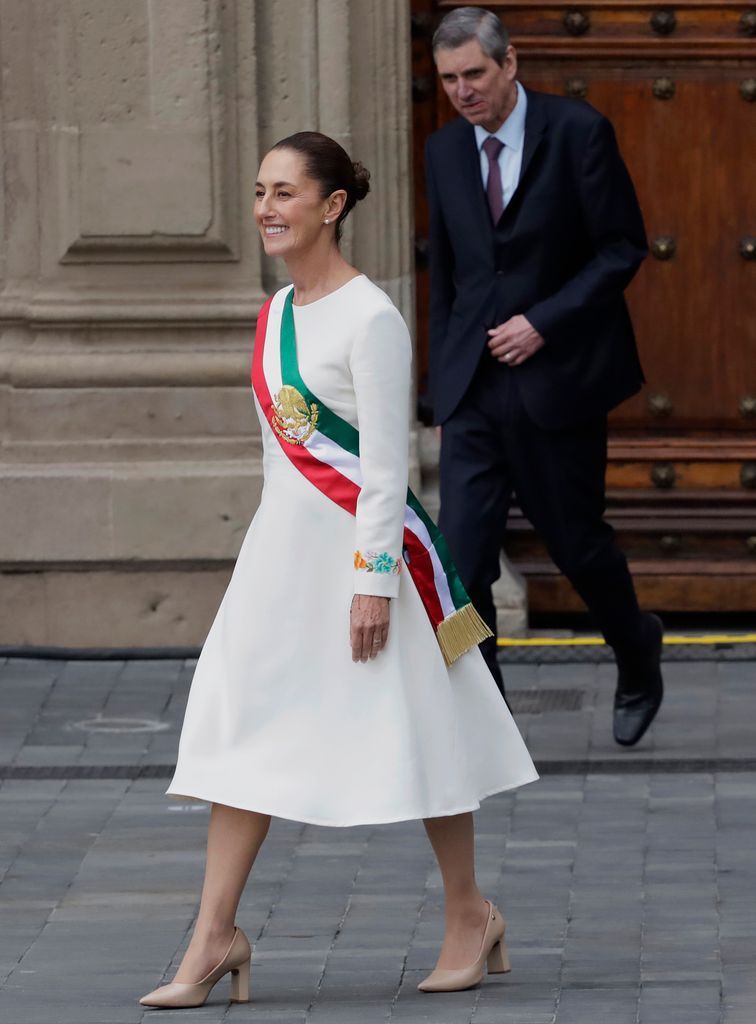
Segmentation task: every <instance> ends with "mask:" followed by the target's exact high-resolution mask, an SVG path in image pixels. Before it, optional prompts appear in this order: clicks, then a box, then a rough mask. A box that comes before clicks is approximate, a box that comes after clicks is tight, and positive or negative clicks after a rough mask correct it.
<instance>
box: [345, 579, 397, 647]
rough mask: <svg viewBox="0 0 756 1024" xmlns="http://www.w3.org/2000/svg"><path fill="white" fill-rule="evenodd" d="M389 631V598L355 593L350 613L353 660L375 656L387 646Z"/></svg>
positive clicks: (350, 638)
mask: <svg viewBox="0 0 756 1024" xmlns="http://www.w3.org/2000/svg"><path fill="white" fill-rule="evenodd" d="M388 631H389V598H387V597H375V596H373V595H372V594H355V595H354V598H353V599H352V607H351V610H350V613H349V640H350V643H351V645H352V661H368V660H369V659H370V658H375V657H376V656H377V655H378V654H380V652H381V651H382V650H383V648H384V647H385V646H386V641H387V640H388Z"/></svg>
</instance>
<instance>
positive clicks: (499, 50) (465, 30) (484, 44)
mask: <svg viewBox="0 0 756 1024" xmlns="http://www.w3.org/2000/svg"><path fill="white" fill-rule="evenodd" d="M472 39H477V40H478V42H479V43H480V48H481V50H482V51H483V53H485V54H486V56H487V57H492V58H493V59H494V60H495V61H496V63H497V64H499V65H501V64H503V63H504V57H505V56H506V53H507V47H508V46H509V33H508V32H507V30H506V29H505V28H504V25H503V24H502V22H501V20H500V19H499V18H498V17H497V16H496V15H495V14H494V13H493V11H487V10H485V8H480V7H458V8H457V10H456V11H449V13H448V14H447V15H446V17H445V18H444V20H443V21H442V22H441V24H440V25H439V26H438V28H437V29H436V31H435V33H434V36H433V52H434V53H435V52H436V50H456V49H457V47H458V46H464V45H465V43H469V42H470V40H472Z"/></svg>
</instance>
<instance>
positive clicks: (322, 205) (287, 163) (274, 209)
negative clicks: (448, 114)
mask: <svg viewBox="0 0 756 1024" xmlns="http://www.w3.org/2000/svg"><path fill="white" fill-rule="evenodd" d="M342 194H343V195H345V193H334V196H339V195H342ZM334 196H328V197H326V198H325V199H324V198H323V196H322V193H321V187H320V183H319V182H318V181H316V180H315V179H314V178H311V177H310V176H309V175H308V174H307V170H306V167H305V161H304V158H303V157H302V156H301V155H300V154H299V153H297V152H295V151H294V150H293V149H272V150H271V151H270V153H268V154H267V156H266V157H265V158H264V160H263V162H262V164H261V165H260V170H259V173H258V176H257V183H256V185H255V220H256V221H257V226H258V229H259V231H260V236H261V238H262V240H263V245H264V247H265V253H266V255H268V256H282V257H286V256H290V255H292V254H294V253H297V254H299V253H303V252H306V251H307V250H308V249H310V248H312V246H314V245H315V243H316V242H318V241H319V240H321V239H322V238H323V226H324V224H325V221H326V219H329V220H330V223H331V225H334V224H335V221H336V218H337V217H338V212H336V213H335V214H334V210H333V199H334Z"/></svg>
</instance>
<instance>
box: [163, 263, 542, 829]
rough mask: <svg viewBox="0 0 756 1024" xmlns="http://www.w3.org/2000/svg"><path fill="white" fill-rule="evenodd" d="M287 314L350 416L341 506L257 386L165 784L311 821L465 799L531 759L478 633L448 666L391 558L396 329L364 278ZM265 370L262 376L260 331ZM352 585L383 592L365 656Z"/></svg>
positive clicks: (309, 359)
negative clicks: (350, 508)
mask: <svg viewBox="0 0 756 1024" xmlns="http://www.w3.org/2000/svg"><path fill="white" fill-rule="evenodd" d="M289 291H290V287H289V288H284V289H282V290H281V291H280V292H278V293H277V294H276V295H275V296H274V298H273V300H272V303H271V307H270V316H271V323H273V324H274V323H275V315H276V313H278V314H279V315H280V311H281V308H282V307H283V303H284V301H285V300H286V298H287V295H288V293H289ZM293 313H294V324H295V329H296V348H297V356H298V361H299V370H300V372H301V377H302V379H303V380H304V381H305V382H306V384H307V386H308V388H309V389H310V390H311V391H312V392H314V393H315V394H316V395H318V396H319V397H320V398H321V399H322V401H323V402H324V403H325V404H326V405H327V406H328V407H329V408H330V409H331V410H332V411H333V412H335V413H336V414H337V415H338V416H340V417H341V418H342V419H344V420H346V421H348V422H349V423H351V424H352V425H353V426H354V427H357V428H358V429H359V464H360V470H361V475H362V487H361V491H360V494H359V498H358V501H357V510H356V515H352V514H350V513H349V512H347V511H346V510H345V509H344V508H342V507H340V506H339V505H338V504H336V503H335V502H334V501H332V500H330V498H329V497H327V496H326V495H325V494H323V493H322V492H321V491H320V490H319V489H318V488H317V487H316V486H314V485H313V483H312V481H311V480H309V479H307V477H305V476H304V475H303V474H302V473H301V472H300V471H299V470H298V469H297V468H296V467H295V465H294V464H293V463H292V461H291V460H290V459H289V458H287V456H286V454H285V453H284V451H283V450H282V445H281V443H280V442H279V439H278V438H277V437H276V436H275V434H274V432H273V430H272V429H271V426H270V424H269V421H268V419H266V417H265V415H264V414H263V410H262V409H261V407H260V404H259V402H258V401H257V400H256V401H255V405H256V408H257V413H258V416H259V418H260V423H261V428H262V434H263V471H264V487H263V493H262V499H261V502H260V506H259V508H258V510H257V512H256V514H255V516H254V518H253V520H252V523H251V525H250V527H249V530H248V532H247V535H246V537H245V539H244V542H243V545H242V548H241V551H240V553H239V557H238V560H237V562H236V566H235V568H234V572H233V575H232V578H231V581H230V583H229V586H228V589H227V591H226V593H225V596H224V598H223V601H222V603H221V606H220V608H219V610H218V613H217V615H216V618H215V621H214V622H213V625H212V627H211V629H210V633H209V635H208V637H207V640H206V642H205V644H204V647H203V649H202V653H201V655H200V658H199V661H198V663H197V667H196V671H195V674H194V678H193V680H192V685H191V690H190V694H189V700H188V704H187V709H186V714H185V718H184V723H183V728H182V732H181V739H180V745H179V754H178V763H177V767H176V771H175V774H174V776H173V779H172V780H171V783H170V785H169V787H168V790H167V793H168V794H170V795H171V796H180V797H192V798H196V799H200V800H207V801H212V802H215V803H221V804H228V805H230V806H232V807H240V808H246V809H248V810H253V811H259V812H261V813H267V814H272V815H274V816H277V817H281V818H289V819H294V820H296V821H303V822H311V823H314V824H319V825H358V824H370V823H378V822H391V821H402V820H407V819H413V818H424V817H436V816H442V815H450V814H457V813H459V812H462V811H468V810H473V809H475V808H477V807H478V806H479V804H480V801H481V799H483V798H484V797H486V796H488V795H490V794H492V793H496V792H499V791H501V790H506V789H511V788H514V787H516V786H520V785H523V784H525V783H527V782H531V781H533V780H534V779H536V778H537V774H536V771H535V769H534V767H533V763H532V761H531V759H530V756H529V755H528V752H527V750H526V748H525V745H524V743H523V740H522V738H521V736H520V734H519V732H518V730H517V727H516V725H515V723H514V721H513V719H512V717H511V715H510V713H509V711H508V709H507V706H506V704H505V703H504V701H503V700H502V698H501V696H500V694H499V691H498V689H497V687H496V685H495V683H494V681H493V678H492V677H491V675H490V673H489V671H488V669H487V667H486V665H485V662H484V660H483V658H482V656H481V654H480V652H479V651H478V649H477V648H473V649H472V650H470V651H468V652H467V653H466V654H464V655H462V657H460V658H459V659H458V660H457V661H455V662H454V663H453V664H452V665H450V666H447V665H446V663H445V660H444V658H443V656H442V653H441V650H440V648H439V645H438V642H437V640H436V636H435V633H434V630H433V627H432V625H431V622H430V620H429V618H428V614H427V613H426V610H425V608H424V606H423V603H422V601H421V598H420V595H419V593H418V591H417V588H416V587H415V584H414V582H413V579H412V577H411V575H410V573H409V572H408V571H406V566H405V565H404V563H403V560H402V536H403V522H404V509H405V499H406V495H407V476H408V448H409V440H408V439H409V409H410V386H411V378H410V362H411V352H412V348H411V343H410V338H409V334H408V331H407V327H406V325H405V323H404V321H403V319H402V317H401V316H400V314H399V312H398V311H397V309H396V308H395V306H394V305H393V304H392V303H391V301H390V299H389V298H388V296H387V295H386V294H385V293H384V292H383V291H381V289H380V288H378V287H377V286H376V285H374V284H373V283H372V282H371V281H369V280H368V278H366V277H365V276H360V277H355V278H353V279H352V280H350V281H349V282H348V283H347V284H345V285H343V286H342V287H341V288H338V289H337V290H336V291H334V292H331V293H330V294H329V295H326V296H325V297H324V298H321V299H318V300H317V301H315V302H311V303H309V304H307V305H305V306H296V305H295V306H294V307H293ZM272 330H274V327H271V326H270V325H269V327H268V331H269V332H271V331H272ZM263 369H264V373H265V377H266V380H267V382H268V384H269V386H270V391H271V393H275V392H277V391H278V390H279V389H280V388H281V385H282V381H281V368H280V361H279V360H278V358H277V352H276V339H275V338H273V339H272V340H271V338H270V337H269V336H266V344H265V348H264V357H263ZM355 593H357V594H373V595H381V596H385V597H388V598H390V599H391V601H390V627H389V635H388V643H387V645H386V647H385V649H384V650H383V651H382V652H381V653H380V654H379V655H378V656H377V657H376V658H375V659H373V660H371V661H368V662H366V663H360V662H358V663H355V662H353V661H352V656H351V647H350V642H349V610H350V605H351V602H352V598H353V595H354V594H355Z"/></svg>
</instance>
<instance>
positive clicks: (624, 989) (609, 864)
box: [0, 660, 756, 1024]
mask: <svg viewBox="0 0 756 1024" xmlns="http://www.w3.org/2000/svg"><path fill="white" fill-rule="evenodd" d="M191 672H192V665H191V663H185V662H177V661H172V662H169V661H153V662H128V663H125V662H99V663H92V662H73V661H72V662H53V661H23V660H9V661H6V662H5V663H0V702H1V703H0V707H2V716H1V718H0V777H2V778H3V781H2V782H0V880H1V881H2V884H0V922H2V927H1V928H0V1021H1V1022H2V1024H109V1022H129V1024H131V1022H139V1021H142V1020H149V1019H151V1018H150V1014H151V1013H154V1012H156V1011H149V1010H144V1008H142V1007H140V1006H139V1004H138V1003H137V999H138V997H139V996H140V995H141V994H142V993H144V992H146V991H148V990H149V989H151V988H152V987H154V986H155V985H157V984H158V983H160V982H161V980H170V978H171V977H172V976H173V973H174V971H175V968H176V965H177V963H178V961H179V959H180V957H181V955H182V952H183V949H184V948H185V944H186V942H187V941H188V938H189V935H190V932H191V926H192V922H193V918H194V915H195V913H196V909H197V897H198V894H199V887H200V882H201V877H202V868H203V859H204V836H205V830H206V826H207V814H208V811H207V808H206V807H205V806H204V805H201V804H195V803H183V802H176V801H173V800H168V799H167V798H165V797H164V795H163V794H164V790H165V788H166V785H167V778H168V776H169V774H170V765H171V764H172V763H173V760H174V757H175V749H176V742H177V738H178V728H179V726H180V722H181V717H182V713H183V707H184V703H185V700H186V694H187V691H188V686H189V682H190V680H191ZM506 674H507V680H508V685H509V688H510V692H511V693H513V695H514V703H515V706H516V707H519V708H520V709H521V711H520V713H518V715H517V717H518V722H519V724H520V727H521V729H522V731H523V733H524V734H525V736H526V738H527V740H528V743H529V745H530V748H531V751H532V753H533V755H534V757H535V758H536V760H537V761H538V763H539V765H540V767H541V768H542V771H543V777H542V779H541V781H540V782H539V783H537V784H535V785H532V786H528V787H525V788H524V789H523V790H520V791H518V792H517V793H515V794H509V795H507V794H505V795H502V796H496V797H493V798H491V799H489V800H487V801H485V802H484V804H483V806H482V808H481V810H480V811H479V812H478V813H477V824H478V866H479V875H480V881H481V884H482V887H483V889H484V890H485V892H486V893H487V894H489V895H491V896H492V897H493V898H494V899H495V900H497V901H498V902H499V905H500V906H501V908H502V909H503V910H504V911H505V913H506V916H507V918H508V922H509V944H510V952H511V956H512V962H513V971H512V973H511V974H510V975H507V976H495V977H492V978H487V979H485V980H484V982H483V984H482V985H481V986H480V987H479V988H477V989H474V990H470V991H467V992H460V993H453V994H449V995H436V996H433V995H424V994H422V993H419V992H418V991H417V990H416V984H417V982H418V981H419V980H420V979H421V978H422V977H423V976H424V974H425V973H426V972H427V971H428V970H429V969H430V968H431V967H432V966H433V964H434V961H435V958H436V954H437V951H438V946H439V942H440V939H441V935H442V925H443V921H442V913H441V895H442V894H441V886H440V879H439V877H438V873H437V871H436V870H435V867H434V863H433V859H432V856H431V853H430V848H429V846H428V844H427V841H426V839H425V836H424V832H423V829H422V826H421V824H420V823H418V822H410V823H403V824H399V825H387V826H381V827H364V828H355V829H326V828H317V827H313V826H303V825H300V824H298V823H295V822H287V821H281V820H278V821H275V822H274V824H273V827H272V829H271V834H270V837H269V839H268V841H267V843H266V845H265V846H264V848H263V851H262V854H261V856H260V859H259V860H258V863H257V865H256V866H255V869H254V871H253V875H252V878H251V880H250V883H249V885H248V887H247V890H246V893H245V896H244V900H243V903H242V906H241V909H240V912H239V923H240V924H241V925H242V927H244V928H245V930H246V931H247V933H248V935H249V936H250V938H251V939H252V940H253V941H254V943H255V953H254V956H253V973H252V1002H251V1003H249V1004H246V1005H229V1004H228V1003H227V1002H226V999H227V994H228V979H224V980H223V981H222V982H221V983H220V984H219V985H218V986H217V988H216V989H215V990H214V992H213V993H212V995H211V997H210V1000H209V1002H208V1003H207V1004H206V1005H205V1006H204V1007H202V1008H199V1009H195V1010H187V1011H172V1012H171V1014H170V1020H171V1021H174V1020H175V1021H190V1020H191V1021H203V1022H207V1024H211V1022H216V1021H250V1022H256V1024H304V1022H307V1024H372V1022H378V1021H380V1022H385V1021H390V1022H391V1024H405V1022H406V1024H410V1022H420V1021H426V1022H430V1024H678V1022H679V1024H754V1022H755V1021H756V902H755V901H754V896H753V894H754V892H755V891H756V853H754V851H756V785H755V783H756V771H755V770H754V769H755V768H756V761H754V758H756V664H754V663H753V662H745V661H739V662H738V661H732V662H730V661H727V662H725V661H705V662H675V663H669V664H668V665H667V666H666V673H665V675H666V680H667V689H668V696H667V700H666V702H665V705H664V707H663V709H662V712H661V714H660V718H659V722H658V725H657V726H655V727H654V729H653V730H652V732H651V734H650V735H649V737H648V738H647V739H645V740H644V741H643V743H642V744H641V745H640V746H639V747H638V748H636V749H634V750H632V751H624V750H620V749H619V748H617V747H615V746H614V744H613V743H612V741H611V739H610V735H609V728H610V702H611V692H612V685H613V679H612V669H611V666H609V665H606V664H577V663H572V664H546V665H535V664H528V665H507V666H506ZM115 730H123V731H115ZM140 730H141V731H140ZM87 774H89V776H90V777H82V776H86V775H87ZM119 775H120V776H121V777H118V776H119ZM108 776H111V777H108ZM114 776H115V777H114ZM151 776H152V777H151ZM166 1019H167V1018H166Z"/></svg>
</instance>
